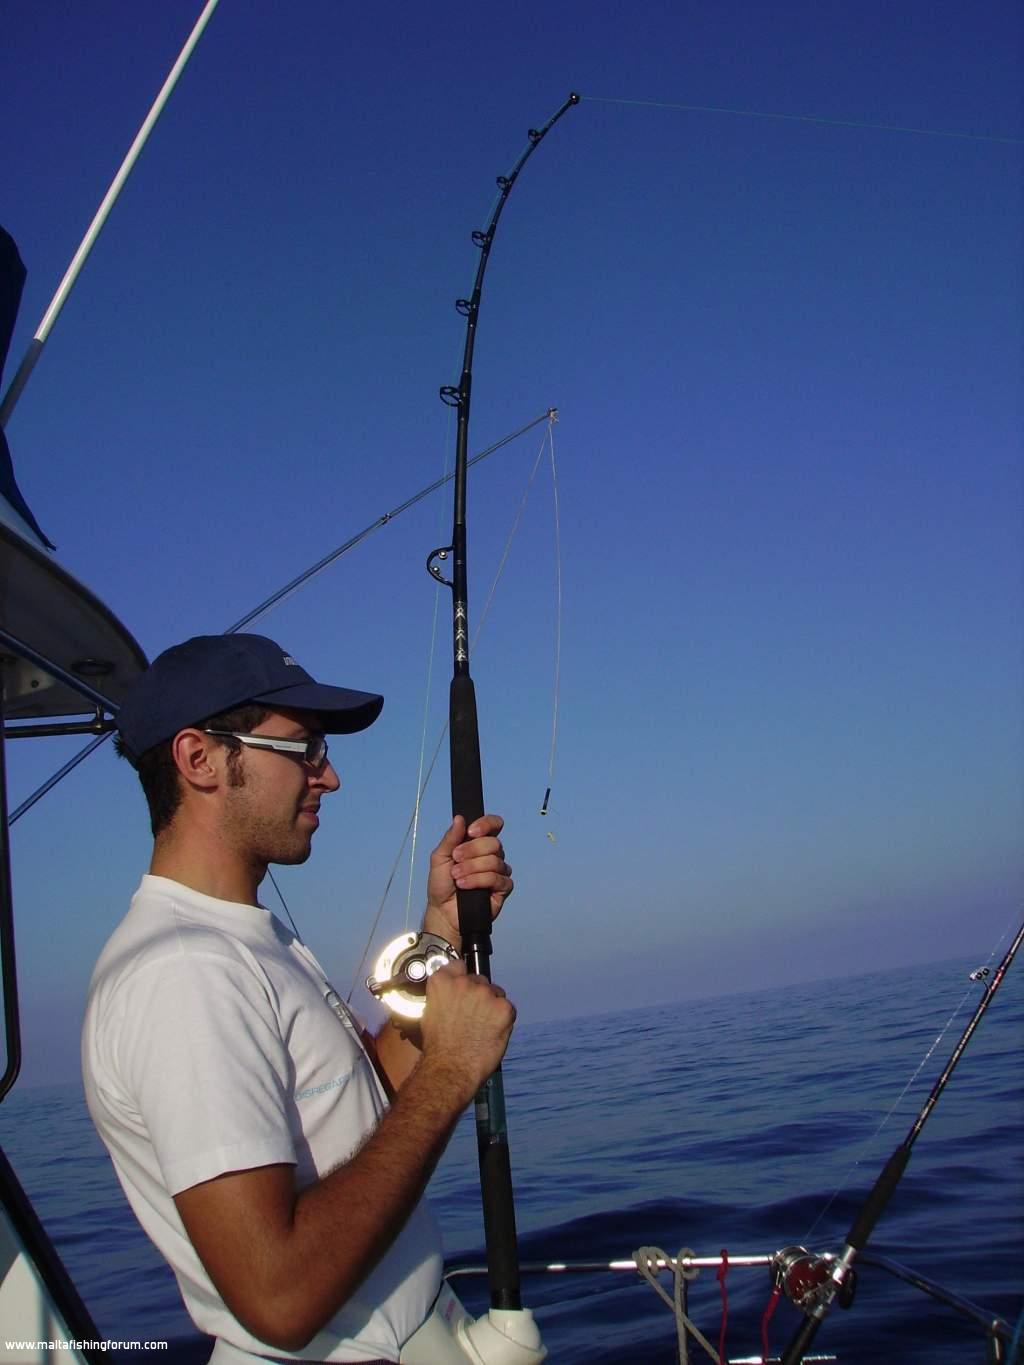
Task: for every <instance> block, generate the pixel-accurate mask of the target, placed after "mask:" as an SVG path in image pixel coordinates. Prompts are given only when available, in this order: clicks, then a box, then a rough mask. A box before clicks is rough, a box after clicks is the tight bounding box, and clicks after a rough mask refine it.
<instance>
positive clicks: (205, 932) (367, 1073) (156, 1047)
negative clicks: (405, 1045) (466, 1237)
mask: <svg viewBox="0 0 1024 1365" xmlns="http://www.w3.org/2000/svg"><path fill="white" fill-rule="evenodd" d="M82 1070H83V1074H84V1078H85V1094H86V1099H87V1101H88V1104H89V1110H90V1112H91V1114H92V1117H93V1121H94V1122H95V1124H96V1127H97V1128H98V1130H99V1133H100V1136H101V1137H102V1139H103V1141H104V1143H105V1144H106V1146H107V1149H108V1150H109V1152H110V1156H111V1158H112V1160H113V1163H114V1167H115V1169H116V1171H117V1174H118V1178H119V1179H120V1181H121V1184H122V1186H123V1187H124V1191H125V1194H126V1195H127V1196H128V1200H129V1202H130V1204H131V1206H132V1208H133V1210H134V1211H135V1214H136V1216H137V1218H138V1219H139V1222H140V1223H141V1224H142V1226H143V1228H144V1229H145V1231H146V1232H147V1233H148V1235H149V1236H150V1238H151V1239H152V1241H153V1242H154V1243H155V1244H156V1246H157V1247H158V1249H159V1250H160V1251H161V1252H162V1253H163V1255H164V1256H165V1257H166V1259H167V1260H168V1261H169V1262H170V1264H171V1267H172V1268H173V1270H174V1273H175V1275H176V1276H177V1279H178V1284H179V1286H180V1288H181V1293H182V1296H183V1298H184V1300H185V1305H186V1307H187V1308H188V1311H189V1313H190V1314H191V1316H192V1319H193V1321H194V1322H195V1324H196V1326H197V1327H199V1328H200V1329H201V1330H202V1331H204V1332H209V1333H210V1335H211V1336H216V1337H219V1338H221V1339H222V1340H223V1341H225V1342H228V1343H230V1344H231V1345H232V1346H234V1347H237V1348H240V1349H241V1350H243V1351H252V1352H253V1353H254V1354H257V1355H264V1356H267V1355H271V1356H275V1357H285V1358H289V1359H291V1358H294V1359H297V1360H301V1359H307V1360H332V1361H333V1360H337V1361H358V1360H372V1359H375V1358H378V1357H383V1358H385V1359H390V1360H397V1359H398V1354H399V1348H400V1347H401V1345H402V1343H403V1342H404V1341H406V1340H407V1339H408V1337H409V1336H411V1334H412V1333H413V1332H414V1331H415V1330H416V1328H417V1327H419V1325H420V1323H421V1322H423V1320H424V1318H425V1317H426V1316H427V1313H428V1312H429V1310H430V1305H431V1304H432V1302H433V1300H434V1298H435V1297H436V1295H437V1292H438V1288H439V1286H440V1278H441V1268H442V1261H441V1246H440V1237H439V1234H438V1230H437V1227H436V1224H435V1223H434V1220H433V1217H432V1216H431V1214H430V1212H429V1210H428V1208H427V1206H426V1204H425V1203H421V1204H420V1205H419V1207H418V1208H417V1209H416V1210H415V1211H414V1212H413V1214H412V1216H411V1217H410V1218H409V1221H408V1222H407V1223H406V1225H405V1227H404V1228H403V1230H402V1232H401V1233H400V1234H399V1236H398V1237H397V1239H396V1240H395V1242H394V1243H393V1244H392V1246H391V1248H390V1249H389V1250H388V1252H387V1254H386V1255H385V1256H384V1257H383V1259H382V1260H381V1261H380V1262H379V1264H378V1265H377V1266H376V1267H375V1269H374V1270H372V1271H371V1272H370V1274H369V1275H368V1276H367V1277H366V1279H365V1280H364V1281H363V1283H362V1284H361V1285H360V1287H359V1289H358V1290H357V1291H356V1293H355V1294H354V1295H353V1297H352V1298H351V1299H349V1300H348V1301H347V1302H346V1303H345V1305H344V1306H343V1307H342V1308H341V1309H340V1310H339V1311H338V1313H337V1314H336V1315H335V1316H334V1317H333V1318H332V1319H331V1321H330V1322H329V1323H328V1324H327V1326H326V1327H324V1328H323V1330H322V1331H320V1332H319V1333H318V1334H317V1335H316V1336H315V1337H314V1338H313V1340H312V1341H311V1342H310V1343H309V1344H308V1346H306V1347H305V1348H304V1349H303V1350H302V1351H301V1352H298V1353H295V1354H294V1357H293V1356H292V1355H291V1354H290V1353H289V1352H285V1351H280V1350H278V1349H276V1348H273V1347H270V1346H268V1345H267V1344H266V1343H264V1342H261V1341H259V1340H258V1338H256V1337H254V1336H252V1335H251V1333H249V1332H247V1331H246V1329H245V1328H244V1327H243V1326H242V1325H241V1324H240V1323H239V1322H238V1321H237V1320H236V1319H235V1318H234V1317H233V1316H232V1314H231V1313H230V1312H229V1310H228V1309H227V1308H226V1307H225V1305H224V1303H223V1301H222V1300H221V1298H220V1296H219V1295H218V1293H217V1291H216V1289H215V1288H214V1286H213V1284H212V1282H211V1280H210V1278H209V1276H208V1275H207V1274H206V1271H205V1270H204V1268H203V1265H202V1262H201V1261H200V1260H199V1257H198V1256H197V1255H196V1253H195V1251H194V1249H193V1247H192V1243H191V1242H190V1241H189V1239H188V1237H187V1235H186V1233H185V1230H184V1227H183V1225H182V1222H181V1219H180V1218H179V1217H178V1212H177V1209H176V1207H175V1204H174V1199H173V1196H174V1195H175V1194H178V1193H180V1192H181V1191H182V1190H186V1189H189V1188H190V1187H191V1186H193V1185H197V1184H199V1183H200V1182H202V1181H204V1180H210V1179H212V1178H213V1177H214V1176H217V1175H222V1174H223V1173H224V1172H225V1171H236V1170H248V1169H250V1168H252V1167H257V1166H267V1165H272V1164H276V1163H279V1162H287V1163H290V1164H293V1165H294V1166H295V1185H296V1189H298V1190H301V1189H303V1188H304V1187H305V1186H307V1185H309V1184H311V1183H313V1182H314V1181H315V1180H318V1179H320V1178H321V1177H323V1176H324V1175H326V1174H327V1173H328V1172H329V1171H331V1170H333V1169H334V1168H335V1167H336V1166H338V1165H340V1164H342V1163H344V1162H345V1161H347V1160H348V1159H349V1158H350V1157H351V1156H352V1155H353V1153H354V1152H355V1151H356V1149H357V1148H358V1147H359V1146H360V1145H361V1143H362V1141H363V1139H364V1138H365V1137H366V1135H367V1134H368V1133H370V1132H371V1131H372V1130H373V1129H374V1128H375V1127H376V1125H377V1123H378V1122H379V1121H380V1117H381V1115H382V1114H383V1112H384V1110H385V1109H386V1107H387V1100H386V1098H385V1096H384V1092H383V1090H382V1088H381V1085H380V1081H379V1079H378V1077H377V1074H376V1072H375V1071H374V1068H373V1065H372V1063H371V1062H370V1060H369V1058H368V1057H367V1055H366V1052H365V1050H364V1048H363V1046H362V1043H361V1041H360V1037H359V1026H358V1024H357V1023H356V1022H355V1021H354V1020H353V1018H352V1017H351V1016H350V1014H349V1013H348V1011H347V1009H346V1008H345V1006H344V1005H342V1003H341V1001H340V1000H339V999H338V997H337V995H336V994H335V992H334V991H333V990H332V989H331V987H330V985H329V983H328V982H327V979H326V977H325V975H324V972H323V969H322V968H321V967H320V964H319V963H318V962H317V960H316V958H314V956H313V954H312V953H311V952H310V951H309V950H308V949H307V948H306V947H305V946H304V945H303V944H301V943H299V942H298V940H297V939H296V938H295V935H294V934H293V933H291V932H290V930H288V929H287V928H285V926H284V925H283V924H282V923H281V921H280V920H278V919H276V918H275V917H274V916H273V915H272V914H271V913H270V911H269V910H264V909H263V908H262V907H257V906H251V905H238V904H236V903H235V902H233V901H221V900H215V899H214V898H213V897H211V896H203V895H200V894H199V893H198V892H196V891H192V890H190V889H189V888H188V887H185V886H181V885H180V884H179V883H178V882H173V881H169V880H168V879H167V878H165V877H149V876H147V877H144V878H143V879H142V884H141V886H140V887H139V890H138V891H137V892H136V894H135V896H134V897H133V899H132V903H131V907H130V909H129V911H128V914H127V915H126V916H125V918H124V919H123V920H122V921H121V923H120V924H119V925H118V927H117V929H116V930H115V931H114V933H113V935H112V936H111V938H110V940H109V941H108V943H107V945H106V947H105V948H104V950H103V952H102V954H101V956H100V959H99V962H98V963H97V964H96V970H95V971H94V973H93V977H92V982H91V984H90V987H89V1000H88V1004H87V1006H86V1015H85V1025H84V1028H83V1033H82ZM337 1235H338V1237H339V1238H343V1237H344V1236H345V1228H344V1224H343V1223H342V1224H341V1225H339V1227H338V1229H337Z"/></svg>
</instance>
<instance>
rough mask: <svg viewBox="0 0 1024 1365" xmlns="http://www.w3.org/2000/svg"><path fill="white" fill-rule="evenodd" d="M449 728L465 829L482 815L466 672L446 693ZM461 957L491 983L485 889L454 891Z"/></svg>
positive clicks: (456, 808)
mask: <svg viewBox="0 0 1024 1365" xmlns="http://www.w3.org/2000/svg"><path fill="white" fill-rule="evenodd" d="M448 703H449V704H448V729H449V742H450V745H451V763H452V814H453V815H461V816H462V817H463V818H464V819H465V821H466V828H467V829H468V828H469V826H470V825H471V824H472V823H473V821H474V820H479V819H480V817H481V815H483V813H484V784H483V776H482V773H481V768H480V731H479V727H478V724H477V713H476V689H475V688H474V687H473V680H472V678H471V677H470V676H469V674H468V673H464V674H461V675H459V676H457V677H455V678H453V679H452V683H451V688H450V690H449V694H448ZM456 899H457V901H458V906H459V933H460V934H461V935H462V955H463V957H464V958H465V959H466V961H467V962H468V963H469V966H470V969H471V970H472V971H474V972H477V973H479V975H481V976H486V977H487V978H488V980H490V975H491V972H490V956H491V895H490V892H489V891H487V890H486V889H484V888H479V887H478V888H475V889H473V890H470V891H462V890H459V889H458V888H456Z"/></svg>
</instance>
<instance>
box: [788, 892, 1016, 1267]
mask: <svg viewBox="0 0 1024 1365" xmlns="http://www.w3.org/2000/svg"><path fill="white" fill-rule="evenodd" d="M1013 927H1014V920H1013V919H1011V920H1009V921H1008V922H1007V925H1006V927H1005V928H1004V929H1003V932H1002V933H1001V934H1000V935H999V937H998V938H997V939H996V941H995V943H994V944H993V946H992V949H991V951H990V952H989V955H988V957H987V958H986V959H985V965H986V966H989V967H990V966H991V964H992V962H993V961H994V960H995V956H996V953H998V952H999V950H1000V948H1001V947H1002V945H1003V943H1004V941H1005V940H1006V938H1007V937H1008V936H1009V934H1010V932H1011V931H1012V929H1013ZM987 975H988V972H987V971H986V972H985V976H987ZM979 980H984V977H979V976H975V974H974V973H973V972H972V973H971V980H970V981H969V983H968V985H967V988H966V989H965V990H964V993H963V995H962V996H961V997H960V999H959V1001H958V1002H957V1004H956V1005H955V1006H954V1008H953V1013H952V1014H951V1015H950V1016H949V1018H948V1019H947V1020H946V1022H945V1023H944V1024H943V1025H942V1027H941V1028H940V1029H939V1032H938V1034H937V1035H936V1037H935V1039H934V1041H933V1042H932V1044H931V1046H930V1047H929V1048H928V1050H927V1051H926V1052H925V1054H924V1056H923V1057H922V1058H921V1060H920V1061H919V1062H918V1064H917V1066H916V1067H915V1068H914V1071H913V1074H912V1075H911V1077H910V1079H909V1080H908V1081H907V1083H906V1084H905V1085H904V1087H903V1089H902V1090H901V1091H900V1093H899V1094H898V1095H897V1096H896V1099H895V1100H894V1101H893V1103H892V1104H891V1105H890V1106H889V1109H888V1112H887V1113H886V1114H885V1116H884V1117H883V1119H882V1121H881V1123H879V1125H878V1127H877V1128H876V1129H875V1131H874V1132H873V1133H870V1134H869V1135H868V1136H867V1137H865V1138H863V1139H862V1140H861V1142H860V1145H859V1149H858V1155H857V1156H856V1157H855V1158H854V1160H853V1161H852V1162H851V1163H850V1165H849V1167H848V1168H847V1170H846V1171H845V1172H844V1174H843V1175H842V1177H841V1178H840V1181H839V1184H838V1185H837V1186H836V1188H835V1189H834V1190H833V1191H832V1194H831V1195H830V1196H829V1198H828V1200H827V1201H826V1203H825V1206H824V1207H823V1208H822V1210H821V1212H820V1213H819V1214H818V1216H817V1217H816V1218H815V1220H814V1222H813V1223H812V1224H811V1226H810V1227H809V1228H808V1229H807V1231H806V1232H805V1233H804V1236H803V1238H802V1240H803V1241H804V1242H808V1241H810V1239H811V1234H812V1233H813V1232H814V1230H815V1228H817V1226H818V1224H819V1223H820V1222H821V1221H822V1219H823V1218H824V1217H825V1215H826V1214H827V1213H828V1211H829V1209H830V1208H831V1207H832V1205H833V1204H834V1203H835V1202H836V1200H837V1199H838V1198H839V1196H840V1195H841V1194H842V1193H843V1191H844V1190H845V1189H846V1186H847V1185H848V1184H849V1182H850V1178H851V1176H852V1175H853V1174H854V1172H855V1171H856V1170H857V1169H858V1167H859V1166H860V1165H861V1162H862V1161H863V1159H864V1154H865V1152H866V1151H867V1149H868V1148H869V1147H870V1146H871V1145H872V1144H873V1143H874V1142H875V1141H876V1140H877V1138H878V1136H879V1134H880V1133H881V1132H882V1131H883V1129H884V1128H885V1127H886V1125H887V1124H888V1123H889V1121H890V1120H891V1119H892V1117H893V1115H894V1114H895V1113H896V1111H897V1109H899V1107H900V1105H901V1104H902V1103H903V1101H904V1099H905V1098H906V1096H907V1094H908V1093H909V1091H910V1090H911V1089H912V1087H913V1086H914V1085H915V1083H916V1081H917V1078H918V1077H919V1076H920V1074H921V1072H922V1071H923V1070H924V1068H925V1067H926V1066H927V1065H928V1063H929V1061H930V1060H931V1058H932V1056H933V1055H934V1053H935V1051H936V1049H937V1048H938V1046H939V1044H940V1043H941V1042H942V1040H943V1038H945V1036H946V1034H947V1033H948V1032H949V1030H950V1029H951V1028H952V1026H953V1024H954V1023H955V1022H956V1020H957V1018H958V1017H959V1016H960V1014H961V1013H962V1012H963V1008H964V1006H965V1005H966V1004H967V1002H968V1000H970V998H971V996H972V995H974V994H975V992H974V990H972V986H973V985H975V984H977V982H978V981H979Z"/></svg>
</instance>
